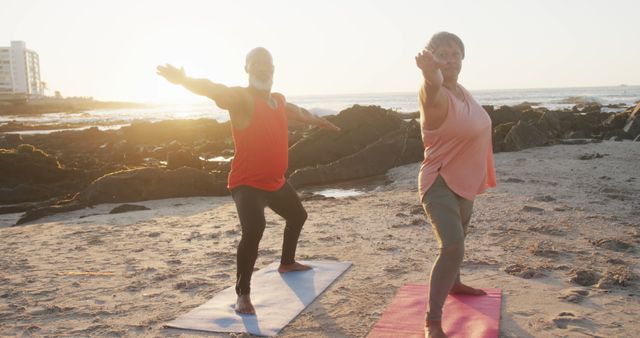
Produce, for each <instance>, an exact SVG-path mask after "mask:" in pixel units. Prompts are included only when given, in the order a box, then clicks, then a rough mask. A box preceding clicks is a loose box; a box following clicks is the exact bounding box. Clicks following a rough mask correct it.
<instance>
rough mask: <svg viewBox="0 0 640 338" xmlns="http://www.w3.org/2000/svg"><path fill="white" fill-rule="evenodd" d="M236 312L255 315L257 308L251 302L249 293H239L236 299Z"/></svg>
mask: <svg viewBox="0 0 640 338" xmlns="http://www.w3.org/2000/svg"><path fill="white" fill-rule="evenodd" d="M236 312H237V313H241V314H245V315H255V314H256V309H254V308H253V304H251V297H249V295H239V296H238V300H237V301H236Z"/></svg>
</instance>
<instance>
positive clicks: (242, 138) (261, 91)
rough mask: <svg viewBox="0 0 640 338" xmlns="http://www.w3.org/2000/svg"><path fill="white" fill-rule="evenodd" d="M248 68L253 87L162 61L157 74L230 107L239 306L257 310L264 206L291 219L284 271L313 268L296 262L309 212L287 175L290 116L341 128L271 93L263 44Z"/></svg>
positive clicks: (249, 59) (245, 311) (282, 264)
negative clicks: (255, 282) (255, 278)
mask: <svg viewBox="0 0 640 338" xmlns="http://www.w3.org/2000/svg"><path fill="white" fill-rule="evenodd" d="M245 71H246V72H247V74H248V75H249V86H247V87H227V86H225V85H222V84H218V83H213V82H211V81H209V80H207V79H194V78H190V77H187V76H186V75H185V72H184V69H182V68H180V69H178V68H176V67H173V66H171V65H168V64H167V65H164V66H158V75H160V76H162V77H164V78H165V79H167V80H168V81H169V82H171V83H173V84H178V85H182V86H183V87H185V88H186V89H188V90H190V91H191V92H193V93H195V94H198V95H202V96H206V97H208V98H210V99H212V100H213V101H214V102H215V103H216V105H217V106H218V107H220V108H222V109H225V110H227V111H229V116H230V119H231V126H232V133H233V139H234V144H235V148H236V150H235V156H234V159H233V161H232V164H231V172H230V173H229V184H228V188H229V190H230V191H231V195H232V197H233V200H234V202H235V204H236V209H237V210H238V217H239V218H240V225H241V226H242V238H241V239H240V243H239V244H238V253H237V275H236V278H237V280H236V293H237V295H238V300H237V303H236V311H237V312H238V313H243V314H255V308H254V307H253V305H252V304H251V298H250V291H251V288H250V286H251V274H252V273H253V268H254V265H255V262H256V258H257V256H258V245H259V243H260V239H261V238H262V234H263V231H264V228H265V225H266V224H265V223H266V222H265V217H264V209H265V208H266V207H269V208H271V209H272V210H273V211H274V212H275V213H277V214H278V215H280V216H282V217H283V218H284V219H285V220H286V226H285V229H284V239H283V244H282V257H281V260H280V267H279V268H278V271H279V272H280V273H286V272H293V271H302V270H308V269H310V268H311V267H309V266H307V265H304V264H300V263H298V262H296V261H295V251H296V246H297V244H298V237H299V235H300V231H301V230H302V226H303V224H304V222H305V220H306V219H307V213H306V211H305V209H304V207H303V206H302V203H301V202H300V199H299V198H298V194H297V193H296V192H295V190H294V189H293V187H292V186H291V185H290V184H289V183H287V182H286V180H285V177H284V174H285V171H286V170H287V165H288V129H287V121H288V120H295V121H299V122H303V123H307V124H311V125H316V126H319V127H321V128H326V129H330V130H340V128H338V127H336V126H335V125H333V124H332V123H331V122H329V121H327V120H325V119H323V118H321V117H318V116H315V115H313V114H311V113H310V112H309V111H307V110H306V109H303V108H300V107H298V106H296V105H294V104H292V103H288V102H286V100H285V98H284V96H283V95H281V94H278V93H271V85H272V83H273V72H274V66H273V59H272V57H271V54H270V53H269V51H267V50H266V49H265V48H262V47H258V48H255V49H253V50H251V51H250V52H249V54H247V58H246V64H245Z"/></svg>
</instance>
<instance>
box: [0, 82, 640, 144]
mask: <svg viewBox="0 0 640 338" xmlns="http://www.w3.org/2000/svg"><path fill="white" fill-rule="evenodd" d="M470 92H471V94H472V95H473V96H474V97H475V98H476V100H478V101H479V102H480V103H481V104H483V105H494V106H501V105H515V104H519V103H522V102H530V103H532V104H533V105H534V106H539V107H546V108H549V109H563V108H571V107H573V106H574V105H575V104H578V103H584V102H598V103H600V104H602V105H605V106H606V105H609V104H624V105H626V106H632V105H634V104H635V102H636V101H638V100H640V86H615V87H584V88H547V89H509V90H470ZM287 100H288V101H290V102H292V103H295V104H298V105H300V106H302V107H305V108H307V109H309V110H310V111H312V112H314V113H315V114H318V115H321V116H323V115H330V114H337V113H339V112H340V111H341V110H344V109H346V108H348V107H351V106H352V105H354V104H360V105H377V106H381V107H383V108H388V109H393V110H396V111H399V112H415V111H417V110H418V101H417V93H415V92H407V93H372V94H350V95H322V96H291V97H288V98H287ZM604 110H605V111H607V110H608V111H620V110H622V108H605V109H604ZM199 118H214V119H216V120H218V121H221V122H222V121H227V120H228V119H229V115H228V114H227V113H226V112H225V111H223V110H221V109H219V108H218V107H216V106H215V105H214V104H213V103H197V104H181V105H177V104H176V105H159V106H152V107H147V108H135V109H104V110H91V111H86V112H83V113H53V114H42V115H31V116H0V125H2V124H6V123H8V122H11V121H13V122H18V123H28V124H34V125H43V124H59V123H81V124H83V125H89V126H97V127H99V128H100V129H114V128H119V127H121V126H125V125H129V124H131V123H133V122H134V121H136V120H147V121H153V122H155V121H162V120H169V119H199ZM46 132H51V131H46ZM25 133H36V132H33V131H29V132H25ZM39 133H42V131H40V132H39Z"/></svg>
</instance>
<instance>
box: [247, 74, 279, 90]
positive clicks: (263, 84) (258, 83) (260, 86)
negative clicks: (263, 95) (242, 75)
mask: <svg viewBox="0 0 640 338" xmlns="http://www.w3.org/2000/svg"><path fill="white" fill-rule="evenodd" d="M249 85H251V87H253V88H255V89H257V90H263V91H270V90H271V86H273V77H270V78H269V79H268V80H266V81H265V80H259V79H257V78H256V77H255V76H253V75H249Z"/></svg>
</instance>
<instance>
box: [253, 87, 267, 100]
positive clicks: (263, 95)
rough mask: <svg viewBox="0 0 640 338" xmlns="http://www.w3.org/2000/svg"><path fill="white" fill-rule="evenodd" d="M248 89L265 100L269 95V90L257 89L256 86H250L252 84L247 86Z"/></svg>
mask: <svg viewBox="0 0 640 338" xmlns="http://www.w3.org/2000/svg"><path fill="white" fill-rule="evenodd" d="M249 90H250V91H251V92H252V93H254V94H256V95H258V96H260V97H261V98H263V99H265V100H269V98H270V97H271V90H259V89H256V88H254V87H252V86H249Z"/></svg>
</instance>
